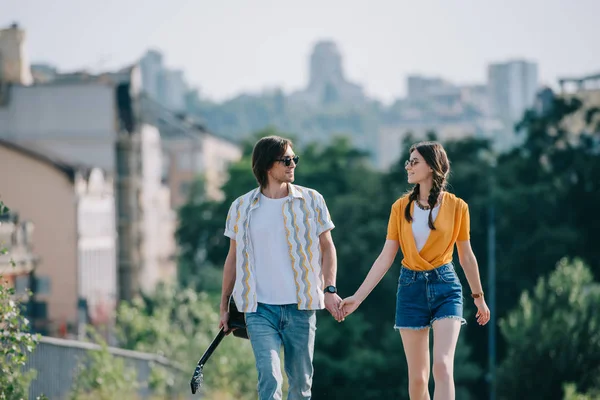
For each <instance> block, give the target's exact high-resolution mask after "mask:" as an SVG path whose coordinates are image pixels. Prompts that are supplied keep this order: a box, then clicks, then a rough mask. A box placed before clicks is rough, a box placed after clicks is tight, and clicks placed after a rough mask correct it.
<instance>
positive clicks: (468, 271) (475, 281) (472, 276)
mask: <svg viewBox="0 0 600 400" xmlns="http://www.w3.org/2000/svg"><path fill="white" fill-rule="evenodd" d="M456 249H457V250H458V261H459V262H460V265H461V266H462V268H463V270H464V271H465V276H466V277H467V281H468V282H469V286H470V288H471V293H474V294H475V293H479V294H481V296H479V297H477V298H476V299H474V302H475V306H476V307H477V314H476V315H475V318H477V322H478V323H479V325H485V324H487V323H488V321H489V320H490V309H489V308H488V306H487V304H486V302H485V298H484V297H483V288H482V287H481V279H480V277H479V267H478V265H477V259H476V258H475V254H473V249H472V248H471V242H470V241H469V240H461V241H459V242H456Z"/></svg>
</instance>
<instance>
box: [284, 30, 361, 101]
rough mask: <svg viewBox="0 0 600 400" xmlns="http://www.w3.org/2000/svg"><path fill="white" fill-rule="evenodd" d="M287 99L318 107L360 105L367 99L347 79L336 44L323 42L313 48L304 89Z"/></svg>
mask: <svg viewBox="0 0 600 400" xmlns="http://www.w3.org/2000/svg"><path fill="white" fill-rule="evenodd" d="M290 100H291V101H292V102H299V103H303V104H307V105H310V106H313V107H318V106H321V105H326V104H346V105H363V104H364V103H365V102H366V100H367V99H366V96H365V94H364V91H363V88H362V87H361V86H360V85H357V84H355V83H352V82H350V81H349V80H348V79H347V78H346V76H345V73H344V66H343V60H342V55H341V53H340V50H339V48H338V47H337V44H336V43H334V42H332V41H327V40H324V41H320V42H318V43H316V44H315V46H314V48H313V52H312V54H311V57H310V61H309V81H308V85H307V87H306V88H305V89H304V90H301V91H298V92H296V93H294V94H292V95H291V97H290Z"/></svg>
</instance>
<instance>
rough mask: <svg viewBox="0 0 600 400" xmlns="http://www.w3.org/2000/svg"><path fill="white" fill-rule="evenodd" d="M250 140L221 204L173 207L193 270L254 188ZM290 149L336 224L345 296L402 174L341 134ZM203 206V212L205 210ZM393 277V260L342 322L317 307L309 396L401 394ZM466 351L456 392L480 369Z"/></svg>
mask: <svg viewBox="0 0 600 400" xmlns="http://www.w3.org/2000/svg"><path fill="white" fill-rule="evenodd" d="M270 134H281V133H278V132H276V131H273V130H272V129H269V130H266V131H261V132H258V134H257V135H256V136H257V137H262V136H266V135H270ZM283 136H286V135H283ZM253 143H254V142H253V141H252V142H247V143H246V144H245V145H244V157H243V159H242V160H241V161H240V162H239V163H237V164H235V165H233V166H232V167H231V169H230V171H229V173H230V180H229V182H227V184H226V185H225V186H224V188H223V191H224V193H225V199H224V201H223V202H222V203H209V204H207V203H202V202H189V203H188V204H186V205H185V206H184V207H183V208H182V209H181V212H180V221H181V226H180V230H179V231H178V240H179V243H180V245H181V246H182V249H193V250H192V251H189V252H187V253H185V252H184V253H183V257H182V261H183V262H184V263H185V265H187V266H190V265H194V266H197V267H195V268H196V270H195V274H196V275H200V274H202V273H203V272H202V271H206V270H207V269H208V268H209V267H208V266H209V265H212V266H219V267H221V266H222V265H223V262H224V260H225V257H226V254H227V249H228V246H229V243H228V239H227V238H225V237H224V236H223V230H224V224H225V218H226V216H227V211H228V208H229V205H230V204H231V202H232V201H233V200H234V199H235V198H237V197H238V196H240V195H242V194H244V193H245V192H247V191H249V190H251V189H253V188H255V187H256V182H255V180H254V177H253V175H252V171H251V168H250V155H251V151H252V145H253ZM294 150H295V151H296V153H297V154H299V155H300V157H301V162H300V164H299V166H298V168H297V170H296V183H297V184H299V185H302V186H307V187H310V188H314V189H316V190H318V191H319V192H320V193H321V194H322V195H323V196H324V198H325V200H326V202H327V205H328V208H329V210H330V212H331V216H332V219H333V221H334V223H335V224H336V228H335V229H334V230H333V231H332V235H333V238H334V241H335V243H336V250H337V256H338V279H337V285H338V288H339V290H340V295H341V296H347V295H350V294H351V293H352V292H353V291H354V290H355V289H356V288H357V287H358V286H359V285H360V283H361V282H362V280H363V279H364V277H365V276H366V274H367V272H368V270H369V268H370V267H371V264H372V263H373V261H374V260H375V258H376V257H377V255H378V254H379V252H380V250H381V247H382V246H383V244H384V242H385V236H386V231H387V223H388V218H389V211H390V209H391V205H392V203H393V201H394V200H395V199H396V198H397V197H399V196H400V195H401V194H402V193H403V192H404V191H405V190H406V183H405V182H406V175H404V176H402V177H401V178H400V177H399V176H396V175H389V176H388V175H384V174H381V173H379V172H377V171H374V170H372V169H371V168H370V167H369V160H368V154H366V153H364V152H362V151H359V150H357V149H356V148H354V147H353V146H352V144H351V143H350V141H349V140H348V139H347V138H343V137H337V138H334V139H333V140H332V142H331V144H329V145H327V146H317V145H315V144H309V145H307V146H299V145H297V146H295V149H294ZM398 175H399V172H398ZM390 182H393V185H389V183H390ZM207 209H210V210H211V212H205V211H206V210H207ZM200 249H205V252H204V253H203V258H199V257H198V256H197V255H198V254H199V253H201V251H200ZM212 268H214V267H212ZM188 273H189V274H190V275H193V274H194V273H193V272H191V271H190V272H188ZM397 279H398V266H397V265H396V267H394V268H393V272H392V271H390V273H388V274H387V276H386V277H384V279H383V280H382V282H381V283H380V284H379V285H378V287H377V288H376V289H375V290H374V291H373V292H372V293H371V295H370V296H369V297H368V298H367V300H366V301H365V302H364V303H363V305H362V306H361V307H360V308H359V310H358V311H357V312H356V313H355V314H354V315H353V316H352V317H351V318H348V319H347V320H346V321H345V322H344V323H341V324H339V323H337V322H336V321H335V320H334V319H333V318H331V317H330V316H329V314H328V313H327V312H322V313H320V314H319V318H318V330H317V332H318V334H317V338H316V345H315V359H314V365H315V377H314V384H313V398H315V399H320V398H325V397H328V398H354V397H355V396H356V393H361V398H364V399H369V398H400V399H402V398H407V397H406V396H407V395H406V387H407V382H406V378H407V374H406V361H405V359H404V357H403V356H401V354H402V342H401V339H400V336H399V334H398V333H397V332H396V331H394V330H393V315H394V310H395V294H396V289H397ZM192 280H193V278H189V279H187V281H188V282H191V281H192ZM198 288H201V287H198ZM219 288H220V285H219ZM217 304H218V303H215V309H216V308H217V307H216V306H217ZM469 352H470V350H469V348H468V346H466V344H465V343H464V341H462V340H461V342H460V345H459V349H458V350H457V356H456V358H457V360H460V362H458V361H457V367H456V370H457V371H456V375H457V382H458V384H457V386H458V389H457V390H458V391H459V392H460V393H466V391H467V389H466V388H465V386H463V385H466V384H469V383H470V382H472V381H473V380H476V379H478V378H479V376H480V370H479V368H478V367H477V366H476V365H474V364H473V363H471V362H470V361H469ZM253 384H254V382H253ZM466 396H467V395H466V394H465V395H464V396H463V397H461V398H468V397H466Z"/></svg>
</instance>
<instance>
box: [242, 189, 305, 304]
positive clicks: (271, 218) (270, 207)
mask: <svg viewBox="0 0 600 400" xmlns="http://www.w3.org/2000/svg"><path fill="white" fill-rule="evenodd" d="M288 200H289V197H284V198H281V199H270V198H268V197H266V196H264V195H263V194H262V193H261V194H260V202H259V204H260V206H259V207H257V208H256V209H255V210H254V211H252V218H251V219H250V240H251V241H252V249H253V252H254V265H255V268H256V271H255V272H256V296H257V300H258V302H259V303H264V304H296V303H297V302H298V300H297V296H296V284H295V282H294V271H293V269H292V261H291V259H290V253H289V247H288V243H287V239H286V235H285V225H284V221H283V204H284V203H285V202H286V201H288Z"/></svg>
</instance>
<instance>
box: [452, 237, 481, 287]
mask: <svg viewBox="0 0 600 400" xmlns="http://www.w3.org/2000/svg"><path fill="white" fill-rule="evenodd" d="M456 249H457V250H458V261H459V262H460V265H461V266H462V268H463V270H464V271H465V276H466V277H467V281H468V282H469V287H470V288H471V293H483V288H482V286H481V279H480V277H479V266H478V265H477V258H475V254H473V249H472V248H471V241H470V240H463V241H459V242H456Z"/></svg>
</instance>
